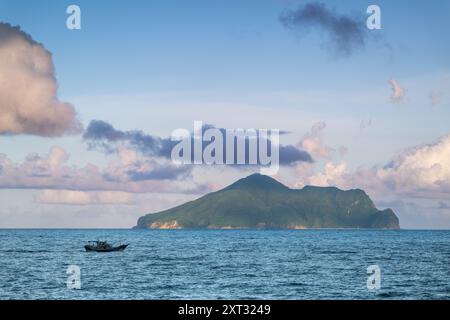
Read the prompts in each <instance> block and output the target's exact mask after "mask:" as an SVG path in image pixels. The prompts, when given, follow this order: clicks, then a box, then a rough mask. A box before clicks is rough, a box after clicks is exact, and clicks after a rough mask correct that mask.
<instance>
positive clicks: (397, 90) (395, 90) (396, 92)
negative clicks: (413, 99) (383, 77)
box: [389, 78, 405, 102]
mask: <svg viewBox="0 0 450 320" xmlns="http://www.w3.org/2000/svg"><path fill="white" fill-rule="evenodd" d="M389 83H390V84H391V88H392V95H391V101H392V102H401V101H402V100H403V98H405V90H404V89H403V88H402V87H401V86H400V85H399V84H398V82H397V80H395V79H394V78H391V79H390V80H389Z"/></svg>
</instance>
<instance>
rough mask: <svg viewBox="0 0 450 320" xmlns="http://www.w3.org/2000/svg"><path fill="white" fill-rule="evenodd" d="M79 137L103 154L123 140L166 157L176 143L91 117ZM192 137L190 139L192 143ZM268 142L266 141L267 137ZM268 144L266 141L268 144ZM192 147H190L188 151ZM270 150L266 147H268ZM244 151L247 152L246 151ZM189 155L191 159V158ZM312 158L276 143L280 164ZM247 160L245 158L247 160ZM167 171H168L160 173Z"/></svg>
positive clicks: (224, 151) (109, 151)
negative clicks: (126, 129) (117, 126)
mask: <svg viewBox="0 0 450 320" xmlns="http://www.w3.org/2000/svg"><path fill="white" fill-rule="evenodd" d="M213 128H216V127H215V126H213V125H209V124H205V125H203V130H204V131H205V130H207V129H213ZM216 129H219V130H220V132H222V135H223V137H225V138H224V139H223V142H224V146H225V145H226V143H227V140H226V135H225V132H226V129H223V128H216ZM282 134H286V132H285V131H282ZM83 138H84V140H85V141H86V143H87V144H88V147H89V148H90V149H97V150H100V151H103V152H106V153H112V152H116V151H117V149H116V145H117V143H119V142H120V143H127V145H128V146H129V147H130V148H133V149H135V150H136V151H138V152H140V153H142V154H144V155H146V156H153V157H161V158H166V159H170V158H171V152H172V148H173V147H174V146H175V145H176V144H177V143H178V141H171V140H170V138H161V137H158V136H153V135H149V134H145V133H144V132H142V131H140V130H133V131H121V130H118V129H116V128H114V127H113V126H112V125H111V124H109V123H107V122H105V121H102V120H93V121H91V122H90V123H89V125H88V127H87V129H86V131H85V133H84V134H83ZM193 141H194V140H193V138H192V142H191V143H193ZM267 141H268V142H270V140H267ZM248 142H249V140H248V138H247V139H246V148H247V150H248ZM207 145H208V143H206V142H204V143H203V149H204V148H206V147H207ZM269 146H270V144H269ZM236 148H237V146H236V145H235V154H236ZM193 151H194V148H192V152H193ZM269 151H270V148H269ZM247 154H248V153H247ZM223 155H224V158H226V148H225V147H224V150H223ZM193 156H194V155H193V154H192V155H191V158H193ZM312 161H313V159H312V157H311V155H310V154H308V152H306V151H304V150H301V149H299V148H297V147H295V146H291V145H287V146H284V145H280V164H281V165H292V164H294V163H297V162H312ZM247 163H248V159H247ZM166 174H169V173H168V172H166V173H164V174H163V175H166Z"/></svg>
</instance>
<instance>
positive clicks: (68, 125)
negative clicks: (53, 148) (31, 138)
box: [0, 23, 81, 136]
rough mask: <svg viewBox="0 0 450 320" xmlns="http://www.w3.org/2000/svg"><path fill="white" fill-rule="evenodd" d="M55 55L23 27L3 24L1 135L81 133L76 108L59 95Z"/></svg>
mask: <svg viewBox="0 0 450 320" xmlns="http://www.w3.org/2000/svg"><path fill="white" fill-rule="evenodd" d="M57 87H58V85H57V83H56V77H55V71H54V66H53V61H52V55H51V54H50V52H48V51H47V50H46V49H45V48H44V47H43V45H42V44H40V43H37V42H35V41H34V40H33V39H32V38H31V37H30V36H29V35H28V34H26V33H24V32H23V31H21V30H20V28H19V27H12V26H11V25H9V24H5V23H0V134H31V135H38V136H61V135H63V134H72V133H78V132H79V131H80V129H81V125H80V123H79V122H78V120H77V118H76V112H75V109H74V107H73V106H72V105H71V104H69V103H66V102H62V101H60V100H59V99H58V97H57Z"/></svg>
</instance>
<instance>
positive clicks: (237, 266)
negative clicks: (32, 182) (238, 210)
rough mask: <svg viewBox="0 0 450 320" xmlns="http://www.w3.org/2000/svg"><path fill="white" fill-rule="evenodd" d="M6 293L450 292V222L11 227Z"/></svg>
mask: <svg viewBox="0 0 450 320" xmlns="http://www.w3.org/2000/svg"><path fill="white" fill-rule="evenodd" d="M97 239H102V240H108V241H112V242H120V241H123V242H126V243H129V244H130V246H129V248H128V249H127V250H125V251H124V252H111V253H96V252H85V251H84V248H83V246H84V244H85V242H87V241H89V240H97ZM70 265H76V266H78V267H79V268H80V279H81V289H79V290H77V289H69V288H68V287H67V278H68V275H67V269H68V267H69V266H70ZM371 265H377V266H378V267H379V270H380V278H379V279H380V282H379V283H380V289H368V286H367V280H368V277H369V276H370V274H368V273H367V268H368V267H369V266H371ZM370 283H371V284H372V283H374V282H370ZM373 287H374V286H373V285H372V286H371V288H373ZM0 299H450V231H413V230H397V231H394V230H392V231H391V230H291V231H281V230H278V231H272V230H254V231H250V230H204V231H193V230H15V229H9V230H8V229H3V230H0Z"/></svg>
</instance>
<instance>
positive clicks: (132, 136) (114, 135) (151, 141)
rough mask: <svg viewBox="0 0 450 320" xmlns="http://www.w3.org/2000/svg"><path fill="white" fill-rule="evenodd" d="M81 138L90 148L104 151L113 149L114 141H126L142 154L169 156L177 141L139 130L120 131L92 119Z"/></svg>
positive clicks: (106, 123) (103, 122)
mask: <svg viewBox="0 0 450 320" xmlns="http://www.w3.org/2000/svg"><path fill="white" fill-rule="evenodd" d="M83 139H84V140H85V141H86V142H87V143H88V146H89V148H90V149H100V150H102V151H104V152H106V153H111V152H114V151H115V146H114V143H115V142H120V141H122V142H127V143H129V144H130V145H131V146H132V147H134V148H135V149H136V150H138V151H139V152H141V153H142V154H145V155H148V156H156V157H163V158H170V153H171V150H172V148H173V146H174V145H175V144H176V143H177V142H176V141H175V142H174V141H171V140H170V139H168V138H167V139H164V138H160V137H156V136H152V135H149V134H145V133H144V132H142V131H139V130H133V131H120V130H117V129H115V128H114V127H113V126H112V125H111V124H109V123H108V122H105V121H102V120H93V121H91V122H90V123H89V126H88V127H87V129H86V131H85V133H84V134H83Z"/></svg>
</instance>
